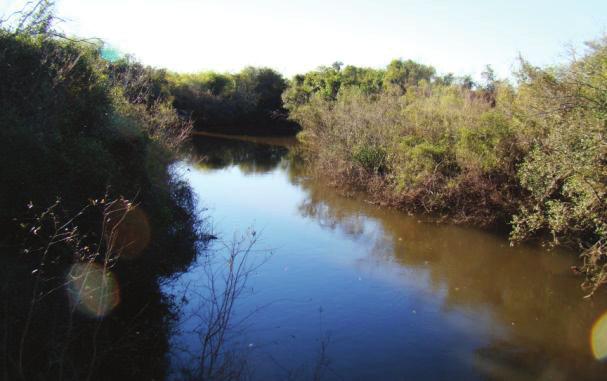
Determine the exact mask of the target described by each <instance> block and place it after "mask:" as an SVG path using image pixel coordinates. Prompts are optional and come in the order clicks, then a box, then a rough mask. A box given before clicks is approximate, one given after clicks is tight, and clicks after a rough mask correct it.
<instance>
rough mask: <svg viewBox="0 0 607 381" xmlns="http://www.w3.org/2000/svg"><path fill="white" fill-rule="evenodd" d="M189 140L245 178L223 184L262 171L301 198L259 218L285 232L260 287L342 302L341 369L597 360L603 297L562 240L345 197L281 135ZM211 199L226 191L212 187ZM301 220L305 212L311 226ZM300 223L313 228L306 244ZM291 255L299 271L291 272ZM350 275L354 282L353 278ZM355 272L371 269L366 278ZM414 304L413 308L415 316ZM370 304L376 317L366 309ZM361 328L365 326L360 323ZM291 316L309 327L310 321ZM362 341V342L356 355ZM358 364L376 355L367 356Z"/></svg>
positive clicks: (268, 321) (396, 373)
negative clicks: (551, 245) (551, 244)
mask: <svg viewBox="0 0 607 381" xmlns="http://www.w3.org/2000/svg"><path fill="white" fill-rule="evenodd" d="M195 143H196V145H197V151H196V152H197V160H198V162H199V163H202V164H199V167H198V168H200V169H204V170H209V169H222V168H233V167H237V168H238V169H239V170H240V172H241V173H242V174H243V175H245V178H242V179H240V180H238V179H237V180H233V179H231V180H230V181H232V182H231V184H234V181H240V183H238V184H235V185H234V186H244V184H249V183H250V181H251V180H247V178H246V176H247V175H250V174H270V175H271V176H273V177H272V179H274V180H273V183H272V184H270V185H267V184H266V183H263V184H261V185H259V186H260V187H268V186H271V187H275V188H279V191H280V192H282V193H292V194H293V197H292V198H288V200H289V202H290V200H291V199H297V198H298V201H297V202H296V203H294V204H293V205H290V204H288V203H286V202H285V204H284V205H282V204H281V206H280V208H279V207H277V209H280V210H281V211H282V212H281V213H280V214H277V212H276V210H272V216H271V217H268V221H277V222H275V225H273V224H272V223H271V222H268V226H269V227H268V228H266V229H265V234H266V238H267V239H269V240H273V239H275V240H276V241H277V242H281V243H283V242H287V243H285V244H284V247H283V249H282V254H281V252H280V251H279V252H278V253H277V254H276V256H277V257H278V258H277V260H276V262H277V263H276V266H275V267H276V269H282V270H283V271H282V272H281V273H278V272H274V271H275V269H274V268H270V269H268V270H267V271H266V273H265V275H264V274H261V275H260V276H259V278H260V280H259V281H258V282H259V284H258V285H256V287H258V288H260V289H263V287H266V288H272V290H273V291H272V292H270V295H271V297H272V298H276V299H278V298H281V297H285V298H286V297H288V298H290V299H293V300H294V299H296V298H297V297H301V299H298V300H303V299H305V298H309V300H325V302H323V303H326V300H329V301H330V303H333V305H338V307H335V308H334V309H333V311H337V312H334V313H335V314H339V313H341V314H342V315H340V317H339V318H335V320H334V321H331V316H329V315H327V320H328V321H327V322H326V325H327V326H332V327H333V329H334V330H336V331H338V332H342V331H347V330H351V331H352V332H349V333H350V334H351V336H352V337H354V338H352V337H350V336H348V335H347V334H346V333H344V334H343V335H344V336H343V337H349V339H348V340H352V342H354V343H355V344H352V343H347V344H344V345H343V346H340V345H337V346H336V347H334V348H333V352H332V355H333V357H334V362H335V366H336V368H337V369H338V373H340V376H341V377H342V378H346V379H351V378H357V379H366V378H369V377H372V376H381V377H383V378H385V379H392V377H401V378H402V377H403V375H405V374H406V375H407V377H414V378H415V377H421V378H450V377H455V378H458V377H460V378H461V377H463V378H467V379H468V378H473V379H474V378H480V379H486V378H489V379H503V380H510V379H529V380H535V379H557V380H559V379H573V378H575V379H601V378H603V376H604V374H605V372H606V371H607V367H606V365H605V364H604V363H602V362H599V361H597V360H596V358H598V359H602V358H603V357H604V356H605V354H607V347H606V344H605V343H606V342H607V328H605V327H606V326H607V323H606V322H607V318H603V319H600V320H598V321H597V319H598V318H599V317H600V316H601V315H602V313H603V311H606V310H607V300H605V298H601V297H600V296H598V295H597V297H595V298H594V299H591V300H587V299H584V298H583V296H584V293H583V292H582V290H581V289H580V287H579V283H580V279H579V278H577V277H575V276H574V275H573V274H571V273H570V271H569V267H570V266H571V265H572V264H573V263H574V262H575V256H574V255H572V253H566V252H561V251H553V252H547V251H545V250H543V249H542V248H540V247H537V246H531V245H523V246H519V247H514V248H512V247H510V246H509V245H508V242H507V240H506V239H505V237H503V236H499V235H494V234H490V233H487V232H482V231H479V230H476V229H470V228H464V227H456V226H448V225H437V224H434V223H432V222H428V221H423V220H421V219H420V218H418V217H414V216H407V215H404V214H402V213H399V212H396V211H393V210H388V209H382V208H378V207H376V206H374V205H371V204H370V203H367V202H365V200H364V197H354V198H345V197H342V196H340V195H339V193H338V192H336V191H335V190H334V189H331V188H330V187H327V186H326V184H324V183H323V182H322V181H318V180H316V179H314V178H313V177H311V176H308V175H307V174H306V169H305V166H303V165H302V164H301V163H299V162H298V161H297V160H295V159H294V158H293V153H292V152H291V153H290V152H289V150H288V149H287V148H286V147H284V146H276V145H272V144H259V143H260V142H256V143H252V142H239V141H225V140H224V141H221V140H218V139H217V138H209V137H200V138H198V139H197V140H196V142H195ZM276 178H279V179H282V180H280V181H286V183H287V184H286V185H285V184H282V183H281V182H280V181H278V180H275V179H276ZM213 179H215V177H214V178H213ZM256 189H257V188H256ZM261 189H263V188H261ZM274 191H276V190H274ZM276 192H278V191H276ZM263 197H264V195H263V194H261V195H251V199H250V200H249V202H248V204H247V207H248V208H249V209H251V211H250V212H251V213H256V214H257V215H259V213H263V209H259V208H258V209H256V208H255V205H265V204H264V202H263ZM209 198H211V199H212V198H213V195H210V196H209ZM217 202H223V201H222V200H221V197H220V196H218V197H217ZM260 208H261V207H260ZM289 208H293V209H294V210H295V211H296V214H295V215H292V214H291V213H292V210H291V209H289ZM217 209H218V210H221V207H220V206H218V207H217ZM247 212H248V209H247ZM234 213H238V217H239V218H240V220H242V219H244V218H245V217H244V216H243V214H244V213H245V210H244V209H243V208H240V209H238V208H236V209H235V211H234ZM306 221H307V222H309V221H314V222H315V223H316V226H318V227H320V229H321V232H317V231H315V230H314V229H313V228H312V227H311V226H310V225H308V224H307V223H306ZM287 225H290V226H292V230H288V229H289V228H287V227H286V226H287ZM322 231H324V232H325V233H322ZM273 235H275V237H274V236H273ZM286 235H293V237H290V236H289V237H285V236H286ZM268 236H269V238H268ZM308 236H309V237H314V239H315V241H314V242H303V243H302V242H301V241H302V240H304V241H305V240H306V237H308ZM316 252H318V254H315V253H316ZM321 254H322V255H321ZM281 255H282V257H281ZM327 257H330V259H327ZM281 258H282V259H281ZM281 261H282V262H281ZM323 261H324V262H323ZM331 261H333V262H331ZM285 263H287V264H288V265H289V266H286V265H285ZM335 263H337V264H339V265H340V266H341V267H339V266H337V267H336V265H335ZM287 268H289V269H291V268H292V269H297V271H298V273H295V271H296V270H289V271H292V272H291V273H288V272H287V270H286V269H287ZM264 276H265V277H266V278H264ZM354 277H355V279H358V282H355V283H352V281H350V280H349V279H350V278H354ZM365 277H367V278H369V280H368V283H366V284H363V281H367V279H365ZM318 284H322V285H323V287H321V288H319V286H318ZM269 297H270V296H269ZM262 299H263V298H262V297H259V300H258V301H254V302H251V303H252V304H255V303H261V300H262ZM306 300H308V299H306ZM402 300H413V301H415V303H417V305H421V307H415V309H413V308H410V305H414V303H413V302H409V301H407V302H406V303H403V302H402ZM266 301H267V300H266ZM270 301H271V302H272V301H273V300H270ZM318 303H320V302H318ZM434 305H436V306H437V307H436V309H434V307H433V306H434ZM303 306H304V305H303V304H299V305H297V306H295V307H293V306H290V307H285V308H291V309H294V310H295V311H288V310H285V309H281V310H277V311H279V312H277V313H279V314H282V315H284V316H288V317H285V318H284V319H287V320H288V319H293V320H294V322H293V324H296V325H306V324H307V325H310V324H311V322H310V315H307V314H308V312H307V310H303ZM281 308H283V307H281ZM298 309H300V310H298ZM405 313H407V314H409V315H406V316H405V315H403V314H405ZM364 314H368V315H369V317H368V318H365V316H364ZM412 314H416V315H418V316H419V317H420V318H422V317H423V318H422V319H423V320H422V321H419V320H414V318H412V317H411V316H410V315H412ZM299 316H301V317H299ZM370 316H373V317H374V318H373V319H375V320H376V321H371V320H369V319H371V318H370ZM306 319H307V320H306ZM365 319H366V320H365ZM314 321H315V322H316V320H314ZM595 321H597V322H596V324H594V323H595ZM277 322H278V323H277ZM376 322H381V324H379V323H378V324H379V325H375V323H376ZM279 323H280V324H282V325H280V324H279ZM285 324H287V323H285V322H284V321H282V320H280V319H279V318H277V317H273V318H268V317H265V318H264V317H261V318H260V319H259V321H258V329H259V330H263V331H264V332H269V331H271V330H272V329H274V330H277V329H279V328H277V327H282V326H284V325H285ZM315 324H316V323H315ZM593 324H594V327H595V328H594V329H592V327H593ZM360 327H365V329H367V330H369V331H368V332H361V331H359V330H360ZM280 329H282V328H280ZM297 329H299V330H303V331H304V332H308V333H309V332H314V330H315V329H316V328H310V329H307V330H306V328H302V327H300V326H298V327H297ZM293 332H295V331H293ZM457 332H459V333H457ZM267 335H268V334H267V333H266V336H267ZM276 336H277V337H279V335H278V334H277V335H276ZM293 336H295V335H293ZM589 337H590V339H589ZM268 340H269V339H268ZM275 341H276V342H279V341H280V339H276V340H275ZM343 341H344V343H345V342H346V339H343ZM283 342H284V340H283ZM281 345H282V347H281ZM284 345H286V344H280V345H279V347H280V348H278V349H275V350H274V352H272V358H273V359H274V358H276V357H279V356H280V352H285V351H287V352H288V351H292V352H293V353H296V354H299V355H300V356H303V355H304V354H305V352H306V351H309V350H310V346H307V347H306V346H305V345H304V344H299V346H292V347H285V346H284ZM356 345H360V346H364V347H366V348H367V351H365V352H359V351H358V349H357V348H353V346H354V347H356ZM374 349H377V351H376V352H373V351H374ZM329 352H331V349H329ZM456 352H457V353H456ZM460 352H461V353H460ZM360 353H366V354H365V356H364V357H361V356H362V355H361V354H360ZM426 355H427V356H426ZM367 363H368V364H374V365H375V366H378V367H379V368H378V369H369V368H368V367H366V368H365V366H366V365H365V364H367ZM378 364H380V365H381V366H380V365H378ZM390 369H392V373H390V372H391V371H390ZM405 371H406V372H407V373H404V372H405ZM266 374H271V373H266Z"/></svg>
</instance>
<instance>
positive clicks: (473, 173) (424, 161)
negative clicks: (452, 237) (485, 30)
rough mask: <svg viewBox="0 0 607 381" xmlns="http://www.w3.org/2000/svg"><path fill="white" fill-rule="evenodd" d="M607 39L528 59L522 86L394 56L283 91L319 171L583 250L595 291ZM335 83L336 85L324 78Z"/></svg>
mask: <svg viewBox="0 0 607 381" xmlns="http://www.w3.org/2000/svg"><path fill="white" fill-rule="evenodd" d="M606 57H607V42H606V41H605V40H600V41H597V42H595V43H592V44H589V48H588V51H587V52H586V53H585V55H584V56H582V57H577V58H576V59H575V60H572V61H571V62H570V63H569V64H568V65H566V66H559V67H548V68H538V67H534V66H532V65H531V64H529V63H527V62H525V61H522V60H521V62H520V71H519V72H518V73H517V79H518V83H517V84H516V86H515V85H512V84H510V83H509V82H508V81H500V80H498V79H496V78H495V75H494V74H493V72H492V71H491V69H490V68H488V69H487V71H486V72H485V74H484V77H485V79H484V83H481V84H477V85H474V84H472V83H470V82H469V81H467V80H466V78H463V79H460V80H458V79H456V78H455V77H453V76H451V77H440V76H437V75H436V74H435V70H434V69H433V68H432V67H429V66H425V65H420V64H417V63H415V62H412V61H402V60H395V61H393V62H392V63H391V64H390V65H389V66H388V67H387V68H386V69H385V70H375V69H364V68H355V67H351V66H349V67H345V68H343V69H341V67H339V66H336V67H331V68H327V67H325V68H321V69H319V70H318V71H314V72H310V73H307V74H306V75H302V76H298V77H296V79H295V80H294V81H292V82H291V84H290V87H289V88H288V89H287V90H286V91H285V94H284V95H283V98H284V100H285V102H286V107H287V109H289V111H290V115H291V118H293V120H295V121H297V122H298V123H299V124H301V126H302V127H303V131H302V132H301V133H300V134H299V135H298V137H299V140H300V141H301V142H302V146H303V150H304V153H305V155H306V156H307V157H308V159H309V162H310V163H311V165H312V166H314V168H315V169H316V173H317V174H318V175H319V176H323V177H324V178H327V179H330V181H331V182H332V183H334V184H336V185H337V186H340V187H343V188H353V189H357V190H362V191H365V192H367V193H368V194H370V197H371V199H372V200H373V201H374V202H377V203H379V204H383V205H388V206H393V207H396V208H399V209H402V210H407V211H410V212H413V213H419V212H421V213H426V214H430V215H434V216H440V217H441V218H443V219H448V220H451V221H454V222H459V223H471V224H475V225H481V226H510V227H511V228H510V238H511V241H512V242H513V243H518V242H521V241H524V240H527V239H538V238H539V239H542V240H544V241H545V242H546V244H548V245H552V246H556V245H566V246H570V247H577V248H581V250H582V263H581V264H580V266H579V268H576V271H577V272H579V273H582V274H584V276H585V278H586V280H585V282H584V287H585V288H586V289H587V292H588V293H589V294H592V293H593V292H594V291H596V290H597V288H598V287H600V285H602V284H604V283H605V282H607V272H606V267H605V262H606V260H607V255H606V251H605V245H606V242H607V241H606V239H607V217H606V216H607V213H606V212H607V205H606V203H605V201H604V200H605V195H606V192H607V186H606V184H607V182H606V181H605V173H607V167H606V162H605V154H606V152H607V140H606V139H605V134H604V126H605V123H606V120H607V108H606V106H605V105H606V104H607V102H606V99H605V94H607V92H605V88H606V87H607V82H606V80H605V77H604V75H603V69H602V68H603V65H604V62H605V60H606V59H607V58H606ZM325 85H326V86H325Z"/></svg>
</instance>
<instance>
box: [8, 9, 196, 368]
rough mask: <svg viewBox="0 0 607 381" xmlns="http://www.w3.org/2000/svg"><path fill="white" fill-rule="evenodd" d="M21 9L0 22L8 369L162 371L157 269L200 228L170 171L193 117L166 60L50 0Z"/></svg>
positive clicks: (182, 262) (180, 261) (181, 255)
mask: <svg viewBox="0 0 607 381" xmlns="http://www.w3.org/2000/svg"><path fill="white" fill-rule="evenodd" d="M21 16H22V17H21V20H18V21H17V22H13V23H10V24H9V23H4V24H1V25H0V78H1V79H2V80H1V81H0V110H2V112H1V113H0V152H2V154H3V160H2V161H1V162H0V177H1V178H2V181H3V186H2V187H1V188H0V263H1V264H2V265H1V266H0V267H1V268H2V270H0V279H2V282H1V284H0V325H1V326H2V327H3V328H2V329H1V330H0V343H1V344H0V358H1V359H2V363H1V364H0V368H1V369H2V370H1V372H2V376H0V378H3V379H64V378H65V379H91V378H95V379H124V378H135V379H160V378H163V377H164V375H165V372H166V362H167V359H166V352H167V348H168V337H169V328H170V317H171V309H170V301H169V300H166V298H165V297H164V296H163V295H162V293H161V292H160V285H159V278H160V277H161V276H168V275H170V274H173V273H174V272H176V271H181V270H183V269H185V268H186V267H187V265H188V264H189V263H190V261H191V260H192V259H193V258H194V256H195V254H196V246H197V245H198V242H200V241H199V238H200V231H199V222H198V221H197V220H196V217H195V215H194V213H195V210H194V209H195V208H194V204H193V199H192V195H191V193H190V190H189V188H188V186H187V184H185V183H184V182H183V181H180V180H179V179H177V178H175V177H174V176H173V175H172V174H171V171H170V165H171V162H172V160H173V159H174V158H175V153H176V150H177V149H178V147H179V146H180V144H181V143H182V142H183V141H184V139H185V138H186V137H187V136H188V135H189V132H190V130H191V124H190V122H189V121H187V120H184V119H182V118H180V117H178V114H177V112H176V111H175V110H174V109H173V107H172V105H171V104H170V101H169V100H168V97H166V96H165V95H164V94H165V93H164V89H163V88H162V86H159V85H162V81H161V80H159V77H158V76H157V73H158V72H157V71H155V70H151V69H149V68H145V67H143V66H141V65H138V64H136V63H133V62H128V61H123V62H117V63H114V64H111V63H109V62H107V61H105V60H103V59H102V58H101V57H100V45H99V44H97V43H93V42H90V41H75V40H72V39H68V38H66V37H64V36H62V35H60V34H59V33H57V32H56V31H55V30H54V29H53V15H52V4H50V3H48V2H45V1H40V2H38V3H36V4H35V5H33V6H32V7H30V8H28V9H27V10H25V11H24V12H22V14H21ZM66 289H67V290H68V292H67V293H66V291H65V290H66ZM68 296H69V297H68ZM109 312H111V315H110V314H109ZM104 316H107V318H105V319H99V318H100V317H104Z"/></svg>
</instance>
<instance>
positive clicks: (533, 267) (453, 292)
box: [293, 175, 607, 379]
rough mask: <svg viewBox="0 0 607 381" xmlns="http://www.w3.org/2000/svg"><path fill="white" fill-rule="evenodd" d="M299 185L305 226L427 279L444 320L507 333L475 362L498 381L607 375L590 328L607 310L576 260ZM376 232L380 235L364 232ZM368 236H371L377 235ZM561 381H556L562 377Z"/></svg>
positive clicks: (313, 184) (309, 183)
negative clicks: (587, 295) (367, 246)
mask: <svg viewBox="0 0 607 381" xmlns="http://www.w3.org/2000/svg"><path fill="white" fill-rule="evenodd" d="M293 182H297V183H298V184H300V185H301V186H302V187H303V188H304V189H305V190H306V191H307V192H308V195H307V198H306V199H305V200H304V201H303V202H302V203H301V205H300V206H299V211H300V213H301V214H302V215H303V216H304V217H308V218H312V219H315V220H317V221H318V223H319V224H320V225H321V226H323V227H327V228H330V229H333V230H335V229H339V230H340V231H342V232H344V233H346V234H347V235H349V236H351V237H353V238H359V237H364V239H365V240H369V242H372V248H371V253H370V255H371V256H373V257H376V258H384V259H389V260H390V262H396V263H398V264H400V265H401V266H404V267H406V268H415V269H419V270H421V271H424V272H425V273H427V274H428V279H429V282H430V284H429V286H430V288H431V289H433V290H441V292H444V294H445V299H444V304H443V308H444V310H445V311H449V310H450V309H457V310H460V311H462V310H463V311H466V312H465V313H466V315H469V316H473V315H470V314H478V315H479V316H480V315H482V314H486V313H487V312H488V313H489V314H490V316H491V318H492V321H494V322H495V324H497V326H498V327H499V329H497V330H496V331H494V332H498V331H502V332H505V334H499V333H495V334H494V336H495V337H494V338H493V339H492V342H490V343H489V344H488V345H487V346H485V347H484V348H481V349H479V350H478V352H477V353H476V356H475V358H474V360H473V361H474V362H475V364H477V365H478V366H479V369H480V370H481V371H483V372H486V373H487V374H488V375H489V376H491V377H495V378H497V379H511V377H510V376H512V375H514V376H516V378H521V377H522V378H523V379H538V377H549V378H550V377H557V376H558V377H562V376H563V375H567V376H566V377H574V376H578V377H579V378H580V379H586V378H588V379H596V378H599V377H602V376H603V375H604V374H605V373H604V372H605V371H606V370H607V367H606V366H605V365H604V364H602V363H598V362H596V361H594V359H593V357H592V354H591V351H590V347H589V344H588V343H589V340H588V337H589V333H590V328H591V326H592V323H593V321H594V320H595V319H597V317H598V316H600V315H601V313H602V312H603V311H604V310H605V309H606V308H607V301H606V300H604V299H603V300H600V299H598V298H596V299H595V300H593V301H588V300H585V299H583V295H584V294H583V293H582V292H581V290H580V288H579V282H580V279H578V278H576V277H574V276H573V275H572V274H571V273H570V271H569V266H570V265H571V264H572V263H573V259H574V258H573V256H571V255H569V254H566V253H554V252H544V251H543V250H542V249H540V248H537V247H531V246H521V247H514V248H511V247H509V245H508V243H507V241H506V239H505V238H504V237H497V236H495V235H492V234H489V233H484V232H481V231H478V230H475V229H467V228H462V227H456V226H448V225H435V224H433V223H429V222H427V223H423V222H422V221H418V218H415V217H409V216H406V215H404V214H402V213H399V212H396V211H393V210H386V209H382V208H378V207H375V206H373V205H369V204H366V203H364V202H362V201H360V200H356V199H351V198H345V197H341V196H339V195H338V194H337V193H336V192H335V191H334V190H333V191H332V190H331V189H329V188H328V187H326V186H324V185H323V184H320V183H319V182H318V181H317V180H314V179H312V178H310V177H306V176H301V175H299V179H298V180H295V181H293ZM369 223H372V224H374V225H377V226H378V227H377V230H376V229H375V228H374V229H369V228H367V229H365V226H369V225H368V224H369ZM370 230H374V231H373V232H372V231H370ZM558 377H557V378H558Z"/></svg>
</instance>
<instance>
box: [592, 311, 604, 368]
mask: <svg viewBox="0 0 607 381" xmlns="http://www.w3.org/2000/svg"><path fill="white" fill-rule="evenodd" d="M590 346H591V348H592V354H593V355H594V358H596V359H597V360H605V359H607V312H605V313H603V315H602V316H601V317H600V318H598V320H597V321H596V322H595V323H594V325H593V326H592V331H591V333H590Z"/></svg>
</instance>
